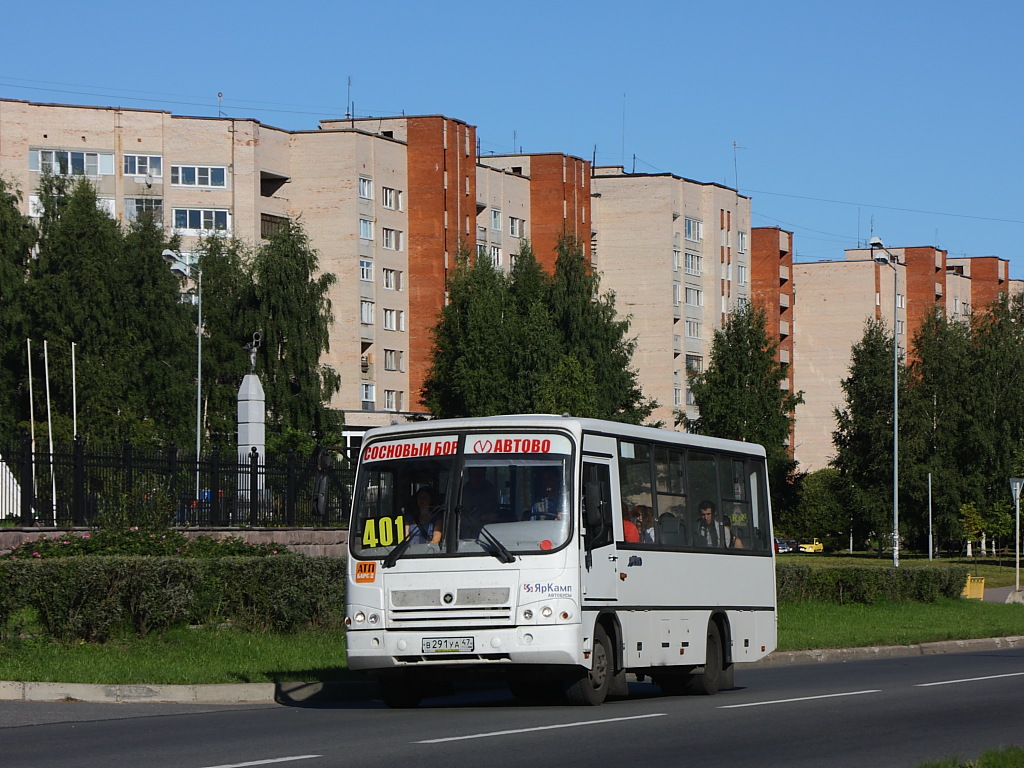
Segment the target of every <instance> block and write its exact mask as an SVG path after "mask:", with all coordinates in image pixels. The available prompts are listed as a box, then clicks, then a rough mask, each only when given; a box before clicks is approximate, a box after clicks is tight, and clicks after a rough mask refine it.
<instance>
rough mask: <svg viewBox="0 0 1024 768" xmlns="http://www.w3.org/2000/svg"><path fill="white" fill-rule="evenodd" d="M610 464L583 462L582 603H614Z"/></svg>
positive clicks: (615, 566)
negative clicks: (604, 601)
mask: <svg viewBox="0 0 1024 768" xmlns="http://www.w3.org/2000/svg"><path fill="white" fill-rule="evenodd" d="M611 470H612V467H611V461H610V460H607V461H606V460H600V459H593V458H590V457H587V458H585V459H584V461H583V477H582V488H581V489H580V491H581V494H580V498H581V508H582V511H583V515H582V517H583V525H584V526H585V535H584V536H583V553H582V563H583V577H582V579H583V599H584V602H594V601H601V600H615V599H616V595H617V592H618V583H619V563H618V555H617V554H616V549H615V537H614V535H613V533H612V499H613V496H612V491H611Z"/></svg>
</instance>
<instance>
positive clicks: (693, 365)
mask: <svg viewBox="0 0 1024 768" xmlns="http://www.w3.org/2000/svg"><path fill="white" fill-rule="evenodd" d="M686 372H687V373H688V374H693V373H703V372H704V358H703V357H701V356H700V355H687V356H686Z"/></svg>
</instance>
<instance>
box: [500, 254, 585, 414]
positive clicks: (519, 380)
mask: <svg viewBox="0 0 1024 768" xmlns="http://www.w3.org/2000/svg"><path fill="white" fill-rule="evenodd" d="M509 278H510V280H509V286H508V287H509V290H510V292H511V307H510V312H511V314H509V315H508V318H509V321H508V322H507V323H506V326H507V327H508V328H509V333H510V336H509V340H508V342H506V344H505V345H504V346H503V349H507V352H508V355H509V358H508V361H507V365H508V398H509V399H508V403H507V404H506V407H507V410H506V412H507V413H531V412H533V411H541V412H548V413H561V412H562V411H561V410H559V409H558V408H557V406H556V405H555V403H554V401H553V400H551V401H547V402H545V398H546V397H553V396H554V394H553V392H551V384H552V382H551V372H552V371H554V370H555V368H556V366H558V365H559V362H560V361H561V360H562V359H563V358H562V351H561V344H562V341H561V335H560V334H559V332H558V329H557V328H555V321H554V319H553V318H552V316H551V311H550V309H549V299H550V295H551V277H550V276H549V275H548V274H547V273H546V272H545V271H544V270H543V269H542V268H541V266H540V264H539V263H538V262H537V259H536V257H535V255H534V253H533V248H532V247H531V246H530V244H529V243H528V242H527V241H525V240H523V241H522V242H521V244H520V248H519V256H518V257H517V258H516V261H515V264H514V265H513V266H512V270H511V273H510V275H509ZM577 362H579V361H578V360H577ZM545 389H546V390H547V391H548V394H547V395H545V394H542V390H545ZM588 407H589V406H588Z"/></svg>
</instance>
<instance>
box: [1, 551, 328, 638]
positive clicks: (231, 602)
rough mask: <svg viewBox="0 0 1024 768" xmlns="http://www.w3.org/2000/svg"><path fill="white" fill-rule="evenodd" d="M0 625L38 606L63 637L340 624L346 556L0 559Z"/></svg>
mask: <svg viewBox="0 0 1024 768" xmlns="http://www.w3.org/2000/svg"><path fill="white" fill-rule="evenodd" d="M0 584H2V585H4V586H2V587H0V632H3V631H4V630H5V628H6V627H7V626H8V623H9V621H10V617H11V615H12V614H13V612H14V611H17V610H21V609H23V608H26V607H27V608H32V609H34V610H35V612H36V615H37V618H38V622H39V625H40V627H41V628H42V631H43V632H44V633H45V634H46V635H47V636H48V637H50V638H52V639H55V640H60V641H64V642H70V641H75V640H84V641H98V642H102V641H105V640H109V639H111V638H113V637H117V636H118V635H119V634H122V633H126V632H134V633H136V634H138V635H144V634H147V633H150V632H161V631H164V630H166V629H168V628H170V627H173V626H179V625H183V624H185V623H192V624H196V623H203V624H213V625H219V624H223V623H231V624H235V625H237V626H240V627H243V628H245V629H249V630H256V631H262V630H275V631H292V630H297V629H304V628H336V627H338V626H340V624H341V620H342V616H343V614H344V599H345V598H344V595H345V561H344V559H342V558H327V557H298V556H292V557H286V558H265V557H223V558H182V557H77V558H51V559H29V560H25V559H21V560H16V559H11V560H7V561H4V562H2V563H0Z"/></svg>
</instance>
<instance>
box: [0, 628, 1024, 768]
mask: <svg viewBox="0 0 1024 768" xmlns="http://www.w3.org/2000/svg"><path fill="white" fill-rule="evenodd" d="M736 682H737V685H738V686H740V687H739V688H737V689H735V690H733V691H729V692H724V693H720V694H719V695H718V696H713V697H678V698H671V697H664V696H661V695H660V694H659V692H658V690H657V689H656V688H655V687H654V686H651V685H647V684H634V685H632V686H631V694H632V695H631V697H630V698H629V699H626V700H619V701H610V702H607V703H606V704H605V705H604V706H602V707H598V708H573V707H530V706H524V705H520V704H519V703H517V702H516V701H515V700H513V699H512V698H511V697H510V696H509V695H508V694H507V693H506V692H505V691H504V690H503V689H477V690H473V691H463V692H461V693H459V694H457V695H454V696H448V697H445V698H437V699H430V700H428V701H427V702H426V704H425V706H424V707H422V708H420V709H416V710H389V709H386V708H384V707H383V705H381V704H380V703H379V702H376V701H362V702H349V703H345V704H330V705H318V706H281V705H274V704H266V705H256V706H252V705H249V706H199V705H183V704H86V703H82V702H55V703H41V702H26V701H18V702H0V765H2V766H3V767H4V768H21V767H22V766H33V767H36V768H40V767H43V768H45V767H46V766H61V768H63V767H64V766H69V765H74V766H76V768H100V767H101V766H102V768H110V766H133V767H134V766H146V768H171V767H173V768H212V767H213V766H217V767H218V768H224V767H226V766H243V765H244V766H251V765H287V766H295V767H296V768H307V767H308V768H325V767H327V766H349V767H351V766H358V767H359V768H370V767H371V766H388V767H389V768H396V766H415V767H416V768H430V767H432V766H439V767H440V766H444V768H452V766H457V767H459V768H469V767H470V766H476V765H485V766H487V767H488V768H500V767H501V766H515V768H523V766H524V765H528V764H531V763H532V764H535V765H538V766H549V765H552V766H553V765H557V766H560V767H561V766H595V765H611V766H620V765H621V766H631V765H634V764H636V765H642V766H644V768H660V767H661V766H665V767H666V768H668V767H669V766H671V767H672V768H677V767H679V766H691V765H692V766H706V765H714V766H730V768H731V767H736V768H744V767H745V766H757V768H764V767H765V766H794V767H796V768H801V767H803V766H807V767H811V766H813V767H814V768H820V767H821V766H829V767H830V768H831V767H832V766H835V767H837V768H842V767H843V766H857V767H858V768H861V767H863V766H872V767H877V766H898V767H900V768H902V767H904V766H906V767H907V768H909V767H910V766H916V765H918V764H919V763H921V762H923V761H925V760H936V759H940V758H943V757H950V756H954V755H959V756H961V757H965V758H966V757H976V756H977V755H978V754H980V753H981V752H982V751H984V750H986V749H990V748H993V747H998V746H1003V745H1011V744H1016V745H1024V729H1022V728H1021V727H1020V722H1021V712H1022V708H1021V705H1022V704H1024V649H1020V648H1018V649H1012V650H1002V651H987V652H979V653H964V654H946V655H941V656H922V657H912V658H899V659H879V660H872V661H853V662H847V663H823V664H813V665H802V666H798V667H764V668H761V667H759V668H746V669H741V670H739V671H738V673H737V676H736Z"/></svg>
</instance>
